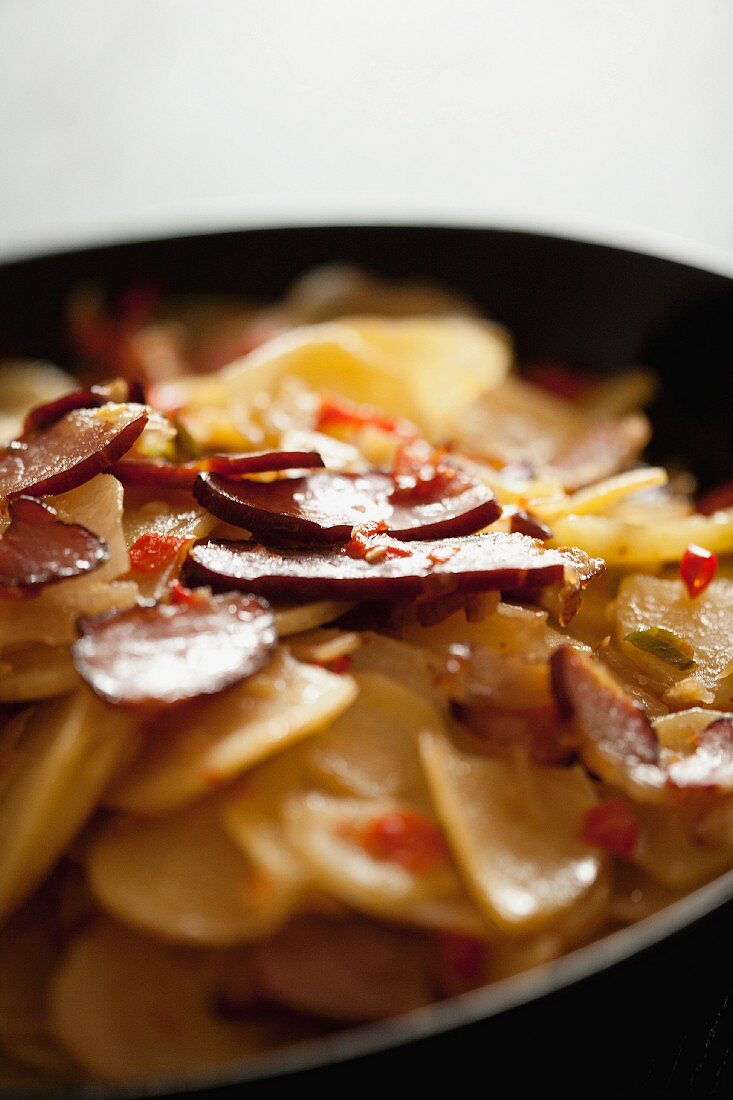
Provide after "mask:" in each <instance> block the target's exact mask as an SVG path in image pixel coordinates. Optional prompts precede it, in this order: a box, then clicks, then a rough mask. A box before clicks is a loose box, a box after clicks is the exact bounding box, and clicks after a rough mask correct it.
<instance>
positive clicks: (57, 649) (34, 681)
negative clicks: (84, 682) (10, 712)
mask: <svg viewBox="0 0 733 1100" xmlns="http://www.w3.org/2000/svg"><path fill="white" fill-rule="evenodd" d="M80 684H81V681H80V679H79V676H78V675H77V671H76V669H75V668H74V664H73V662H72V660H71V653H70V652H69V649H68V648H67V647H66V646H47V645H43V644H42V643H40V642H39V643H36V644H33V643H31V644H30V645H26V646H19V647H18V648H17V649H10V650H6V651H5V652H4V653H0V702H3V703H18V702H33V701H35V700H37V699H51V698H52V697H53V696H54V695H66V694H68V692H70V691H73V690H74V689H75V688H77V687H79V685H80Z"/></svg>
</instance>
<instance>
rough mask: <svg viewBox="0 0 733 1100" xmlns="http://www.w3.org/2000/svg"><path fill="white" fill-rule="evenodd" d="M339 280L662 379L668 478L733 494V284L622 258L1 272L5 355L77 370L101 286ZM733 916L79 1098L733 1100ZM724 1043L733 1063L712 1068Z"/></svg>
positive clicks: (539, 347)
mask: <svg viewBox="0 0 733 1100" xmlns="http://www.w3.org/2000/svg"><path fill="white" fill-rule="evenodd" d="M337 260H348V261H350V262H355V263H358V264H363V265H365V266H367V267H370V268H372V269H373V270H375V271H377V272H379V273H381V274H384V275H387V276H394V277H407V276H418V277H423V278H428V279H433V280H435V281H437V282H440V283H442V284H444V285H446V286H448V287H452V288H454V289H456V290H459V291H461V292H463V293H464V294H466V295H467V296H468V297H469V298H471V299H472V300H473V301H474V302H475V303H476V304H477V305H479V306H480V307H481V308H482V309H483V310H485V311H486V313H488V314H489V315H490V316H493V317H495V318H496V319H497V320H500V321H501V322H503V323H504V324H506V325H507V326H508V328H509V329H510V330H511V331H512V333H513V335H514V337H515V339H516V342H517V349H518V356H519V360H520V362H522V363H525V364H526V363H532V362H540V361H547V360H550V361H559V362H561V363H565V364H567V365H570V366H573V367H578V368H582V369H584V370H588V371H592V372H603V371H608V370H612V369H613V368H615V367H621V366H625V365H628V364H629V363H633V362H644V363H646V364H648V365H650V366H652V367H654V368H655V370H657V371H658V372H659V374H660V375H661V377H662V379H663V382H664V388H663V392H662V395H661V398H660V399H659V401H658V403H657V406H656V408H655V409H654V410H652V415H653V419H654V424H655V430H656V436H655V442H654V458H655V459H658V460H661V461H670V460H674V459H675V458H681V459H683V460H684V461H686V463H688V464H689V465H691V466H692V468H693V469H694V470H695V472H696V473H697V474H698V475H699V477H700V480H701V482H702V483H703V484H709V483H712V482H714V481H715V480H716V479H720V478H723V477H731V476H733V430H732V429H731V373H732V368H733V279H728V278H725V277H724V276H722V275H718V274H714V273H712V272H707V271H701V270H700V269H698V268H694V267H691V266H688V265H686V264H684V263H677V262H672V261H669V260H662V259H659V258H655V257H652V256H647V255H642V254H640V253H636V252H629V251H625V250H621V249H616V248H611V247H608V246H605V245H598V244H588V243H582V242H578V241H570V240H565V239H560V238H556V237H548V236H540V235H537V234H531V233H519V232H508V231H499V230H489V229H464V228H460V229H459V228H434V227H407V228H403V227H392V226H389V227H336V228H297V229H273V230H267V229H262V230H259V229H258V230H247V231H243V232H231V233H215V234H206V235H200V236H191V237H179V238H173V239H166V240H160V241H146V242H134V243H127V244H119V245H111V246H105V247H101V248H90V249H84V250H82V251H77V252H70V253H63V254H58V255H52V256H43V257H38V258H33V259H28V260H20V261H15V262H12V263H7V264H5V265H0V353H2V354H6V353H11V354H16V355H23V354H28V355H33V356H39V357H47V358H50V359H52V360H55V361H57V362H60V363H63V362H64V361H65V359H66V358H67V355H68V349H67V348H66V347H65V344H64V335H63V323H62V319H63V306H64V303H65V300H66V297H67V295H68V292H69V290H70V288H71V287H72V286H74V285H75V284H77V283H79V282H80V281H83V280H86V279H93V280H96V281H100V282H102V283H103V284H104V285H105V286H107V287H108V288H110V289H114V288H115V287H117V286H121V285H124V284H125V283H127V282H128V281H129V280H131V279H134V278H138V277H140V276H146V275H154V276H158V277H160V278H161V280H162V282H163V284H164V286H165V287H166V289H168V290H170V291H174V292H175V291H200V292H205V291H210V292H220V293H221V292H232V293H240V294H252V295H255V296H257V297H261V298H276V297H277V296H279V295H280V294H281V293H282V292H283V291H284V290H285V289H286V287H287V286H288V284H289V283H290V282H291V281H292V280H293V279H294V278H295V277H296V276H297V275H299V274H301V273H302V272H303V271H305V270H306V269H308V268H310V267H312V266H313V265H315V264H319V263H324V262H332V261H337ZM731 899H733V872H730V873H729V874H727V875H725V876H723V877H721V878H720V879H718V880H717V881H715V882H713V883H711V884H709V885H708V886H706V887H704V888H703V889H700V890H698V891H696V892H695V893H693V894H691V895H690V896H688V897H687V898H685V899H684V900H682V901H680V902H678V903H677V904H675V905H674V906H671V907H670V908H669V909H667V910H665V911H664V912H663V913H661V914H659V915H658V916H656V917H654V918H652V919H650V920H648V921H646V922H643V923H642V924H640V925H637V926H635V927H632V928H629V929H626V930H624V931H621V932H618V933H615V934H614V935H612V936H610V937H607V938H606V939H604V940H603V941H601V942H599V943H597V944H593V945H592V946H590V947H587V948H584V949H582V950H579V951H576V952H574V953H573V954H571V955H569V956H566V957H565V958H563V959H560V960H558V961H557V962H555V963H552V964H551V965H549V966H546V967H542V968H540V969H537V970H535V971H532V972H530V973H527V974H524V975H521V976H519V977H517V978H512V979H509V980H507V981H504V982H501V983H498V984H496V985H494V986H492V987H490V988H487V989H485V990H480V991H478V992H475V993H472V994H469V995H467V996H465V997H462V998H459V999H456V1000H453V1001H450V1002H444V1003H442V1004H440V1005H435V1006H433V1007H431V1008H429V1009H424V1010H421V1011H420V1012H418V1013H414V1014H412V1015H410V1016H407V1017H403V1018H400V1019H398V1020H392V1021H388V1022H386V1023H381V1024H376V1025H370V1026H368V1027H361V1028H358V1029H354V1030H351V1031H348V1032H344V1033H341V1034H339V1035H335V1036H332V1037H329V1038H327V1039H319V1040H317V1041H311V1042H309V1043H307V1044H302V1045H301V1046H299V1047H297V1048H292V1049H291V1050H290V1051H286V1052H279V1053H274V1054H272V1055H269V1056H267V1057H266V1058H263V1059H261V1060H259V1061H257V1062H256V1063H250V1064H249V1065H247V1066H245V1067H243V1069H241V1070H240V1071H228V1072H227V1073H226V1074H222V1075H221V1076H220V1077H219V1078H216V1079H214V1078H212V1077H208V1078H206V1079H205V1080H203V1079H197V1080H196V1081H189V1082H175V1083H163V1084H160V1085H158V1086H155V1087H149V1088H148V1089H147V1092H146V1090H145V1089H143V1088H130V1089H127V1090H124V1089H123V1090H120V1089H109V1088H96V1087H90V1088H87V1089H83V1090H81V1091H79V1090H77V1091H76V1092H75V1093H65V1094H64V1095H75V1096H84V1097H100V1098H101V1097H104V1098H105V1100H107V1098H111V1097H122V1096H130V1097H141V1096H143V1095H151V1096H152V1095H155V1096H168V1097H172V1096H179V1095H182V1094H183V1093H185V1094H186V1095H187V1096H197V1097H212V1098H213V1097H216V1098H217V1100H232V1098H233V1097H235V1096H243V1095H245V1094H246V1095H251V1094H252V1092H255V1093H256V1094H257V1095H261V1094H263V1093H266V1092H273V1094H275V1095H282V1094H283V1093H287V1092H288V1091H289V1090H292V1091H293V1093H294V1092H295V1091H296V1090H298V1091H300V1090H302V1089H303V1088H317V1089H324V1090H327V1091H329V1092H331V1091H333V1090H334V1089H336V1088H338V1090H339V1092H340V1091H341V1090H342V1089H349V1090H350V1089H353V1088H354V1087H356V1088H363V1089H367V1088H374V1089H378V1090H384V1089H389V1090H390V1092H394V1093H396V1092H397V1091H398V1090H406V1091H408V1094H410V1093H413V1092H416V1091H417V1090H419V1089H423V1088H426V1087H432V1088H441V1089H449V1090H450V1091H451V1092H455V1091H456V1090H461V1092H473V1091H476V1090H477V1089H478V1090H480V1091H481V1092H482V1093H494V1094H498V1095H500V1096H502V1097H503V1096H506V1095H509V1092H510V1090H511V1092H513V1093H516V1094H517V1095H524V1094H525V1093H526V1090H528V1089H530V1088H532V1089H535V1088H544V1089H549V1088H564V1089H566V1091H568V1092H569V1093H571V1094H573V1093H575V1092H577V1091H578V1090H581V1091H582V1093H583V1094H584V1095H589V1096H590V1095H593V1094H596V1093H600V1094H605V1093H606V1091H607V1090H608V1089H609V1088H612V1087H616V1088H619V1087H623V1088H625V1090H627V1091H630V1092H631V1094H633V1095H639V1094H641V1093H642V1092H643V1093H645V1094H646V1095H650V1096H657V1095H666V1096H671V1095H687V1096H692V1095H700V1096H702V1095H714V1094H716V1095H717V1094H718V1093H720V1095H730V1094H732V1093H733V1076H731V1075H728V1076H726V1075H727V1074H729V1071H728V1070H727V1069H726V1066H727V1054H728V1047H729V1044H728V1041H727V1039H726V1035H725V1028H724V1029H723V1034H722V1037H720V1034H719V1033H720V1029H718V1030H717V1031H716V1030H715V1029H714V1028H713V1030H712V1032H711V1031H710V1028H709V1027H708V1018H709V1017H710V1018H711V1019H712V1017H713V1016H714V1015H715V1014H716V1012H718V1009H719V1008H720V1012H722V1013H723V1015H724V1014H725V1005H727V992H728V990H729V989H730V988H731V987H733V952H731V950H730V934H729V927H730V926H731V924H732V923H733V922H731V913H732V912H733V910H732V909H731V906H730V904H729V903H730V901H731ZM720 1006H722V1007H720ZM728 1023H729V1024H730V1025H731V1028H732V1029H733V1019H729V1020H728ZM711 1034H712V1035H713V1039H712V1040H710V1038H709V1035H711ZM731 1038H732V1039H733V1035H732V1036H731ZM711 1041H712V1042H713V1044H714V1045H715V1044H718V1047H719V1049H718V1047H716V1048H715V1049H714V1050H713V1051H712V1054H711V1051H710V1050H709V1049H707V1048H706V1044H707V1047H709V1044H710V1042H711ZM637 1063H638V1064H637ZM507 1081H509V1082H510V1084H508V1085H507V1084H506V1082H507ZM502 1082H504V1083H502ZM682 1082H685V1084H684V1085H683V1084H682Z"/></svg>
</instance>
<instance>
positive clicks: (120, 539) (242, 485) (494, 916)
mask: <svg viewBox="0 0 733 1100" xmlns="http://www.w3.org/2000/svg"><path fill="white" fill-rule="evenodd" d="M69 325H70V333H71V338H72V341H73V347H74V350H75V360H74V366H75V368H76V377H75V378H72V377H71V376H70V375H67V374H65V373H63V372H61V371H60V370H59V369H57V368H55V367H52V366H50V365H48V364H43V363H28V362H24V363H6V364H4V365H3V366H2V368H0V409H1V410H2V415H1V416H0V432H2V437H3V441H4V445H3V448H2V451H1V452H0V706H1V707H2V725H1V726H0V921H1V922H2V931H1V932H0V1047H1V1048H2V1052H3V1059H4V1064H5V1068H4V1071H3V1072H4V1078H3V1080H4V1082H5V1083H8V1087H10V1088H13V1087H17V1088H20V1087H21V1086H22V1085H24V1084H32V1083H33V1082H36V1083H43V1082H44V1081H48V1080H53V1081H73V1080H77V1079H89V1078H93V1079H103V1080H113V1081H116V1080H120V1079H128V1080H129V1079H135V1080H142V1079H150V1078H154V1077H157V1076H168V1077H177V1076H178V1077H180V1076H182V1075H186V1074H189V1073H191V1072H194V1071H197V1070H207V1069H211V1068H214V1067H220V1066H222V1065H226V1064H232V1063H235V1062H238V1061H241V1060H242V1059H244V1058H247V1057H250V1056H254V1055H256V1054H259V1053H261V1052H263V1051H265V1050H268V1049H270V1048H272V1047H273V1046H277V1045H280V1044H283V1043H287V1042H292V1041H295V1040H301V1039H306V1038H309V1037H311V1036H314V1035H320V1034H323V1033H324V1032H326V1031H328V1030H331V1029H333V1028H334V1027H336V1026H343V1025H346V1024H354V1023H358V1022H361V1021H369V1020H377V1019H380V1018H383V1017H388V1016H393V1015H395V1014H398V1013H402V1012H407V1011H409V1010H411V1009H415V1008H418V1007H420V1006H422V1005H425V1004H428V1003H430V1002H431V1001H434V1000H437V999H441V998H445V997H450V996H453V995H456V994H460V993H463V992H466V991H468V990H470V989H474V988H476V987H478V986H481V985H483V984H485V983H489V982H493V981H496V980H498V979H501V978H505V977H508V976H510V975H512V974H516V973H518V972H520V971H522V970H525V969H527V968H529V967H533V966H536V965H539V964H542V963H547V962H549V961H551V960H552V959H555V958H557V957H558V956H559V955H561V954H563V953H565V952H567V951H569V950H572V949H573V948H575V947H577V946H579V945H582V944H584V943H587V942H589V941H591V940H593V939H595V938H597V937H599V936H601V935H603V934H605V933H607V932H610V931H612V930H613V929H615V928H618V927H620V926H621V925H623V924H627V923H630V922H633V921H636V920H639V919H642V918H644V917H647V916H649V915H651V914H653V913H654V912H655V911H657V910H658V909H660V908H661V907H663V906H665V905H666V904H668V903H670V902H672V901H674V900H675V899H677V898H679V897H680V896H681V895H683V894H685V893H687V892H689V891H690V890H692V889H694V888H695V887H696V886H698V885H700V884H701V883H704V882H705V881H707V880H709V879H711V878H713V877H714V876H716V875H718V874H720V873H722V872H723V871H725V870H726V869H728V868H729V867H730V866H731V865H733V579H732V578H733V572H731V565H730V561H729V559H727V558H726V555H730V554H731V552H733V489H732V488H730V487H728V488H726V487H722V488H721V489H719V490H717V491H716V493H715V494H712V495H709V496H708V497H706V498H703V499H702V500H700V499H698V500H696V499H695V497H694V482H693V481H692V479H691V478H690V477H689V475H685V474H681V473H677V474H675V475H674V476H671V475H670V474H668V473H667V471H666V470H665V469H663V468H661V467H656V466H649V465H646V464H644V462H643V461H642V458H641V456H642V453H643V450H644V448H645V446H646V444H647V442H648V439H649V424H648V421H647V419H646V417H645V416H644V414H643V412H642V411H641V409H642V407H643V405H644V403H645V402H646V401H647V400H648V398H649V397H650V395H651V393H652V390H653V384H652V380H651V379H650V378H649V376H648V375H647V374H645V373H644V372H643V371H641V370H638V369H635V370H629V371H626V372H624V373H621V374H619V375H617V376H615V377H614V378H612V379H610V380H609V379H606V380H598V379H596V380H594V379H592V378H589V377H585V376H581V375H577V374H573V373H571V372H570V371H568V370H567V369H565V368H563V367H561V366H557V365H554V364H535V365H533V366H532V367H531V369H529V370H527V371H526V372H524V373H523V374H520V373H519V372H518V371H516V370H515V369H514V367H513V353H512V345H511V340H510V338H509V336H508V334H507V333H506V332H505V331H504V330H502V329H501V328H499V327H498V326H496V325H494V324H491V323H489V322H487V321H485V320H483V319H481V318H480V317H478V316H477V315H476V314H475V312H474V311H472V310H471V308H470V307H469V306H467V305H466V304H465V303H463V302H462V301H460V300H458V299H455V298H454V297H453V296H451V295H449V294H446V293H443V292H441V291H437V290H435V289H432V288H426V287H421V286H416V285H414V286H413V285H388V284H383V283H380V282H378V281H376V280H374V279H373V278H371V277H369V276H366V275H364V274H363V273H360V272H356V271H353V270H351V269H328V270H321V271H317V272H314V273H311V274H310V275H308V276H306V277H304V278H303V279H302V280H301V281H300V282H299V283H298V284H297V285H296V286H295V287H294V288H293V289H292V290H291V292H290V293H289V294H288V296H287V297H286V298H285V299H284V301H283V302H281V303H280V304H279V305H277V306H273V307H267V308H266V307H255V306H250V305H243V304H242V303H239V302H234V301H225V300H214V299H211V300H203V301H201V300H192V299H188V300H178V301H170V302H166V301H161V300H160V299H159V298H158V297H157V296H156V295H155V294H154V293H153V292H152V291H151V289H150V288H148V287H142V286H138V287H134V288H132V289H130V290H129V291H128V292H127V293H126V294H125V295H124V296H122V297H121V298H120V299H119V300H117V301H113V302H112V303H105V302H104V301H103V299H102V298H100V296H99V295H98V294H97V293H96V292H95V291H93V290H91V289H89V288H83V289H81V290H80V291H79V292H78V293H77V294H75V295H74V297H73V299H72V301H71V303H70V307H69Z"/></svg>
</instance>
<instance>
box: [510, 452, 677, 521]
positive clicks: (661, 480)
mask: <svg viewBox="0 0 733 1100" xmlns="http://www.w3.org/2000/svg"><path fill="white" fill-rule="evenodd" d="M668 480H669V476H668V474H667V471H666V470H665V469H663V468H662V467H661V466H640V467H639V468H638V469H636V470H626V471H624V472H623V473H621V474H614V476H613V477H607V478H604V479H603V481H599V482H597V483H596V484H595V485H589V486H587V487H586V488H584V489H578V490H576V492H574V493H568V494H567V495H566V496H563V497H558V498H557V499H556V500H541V499H540V500H538V501H537V502H536V503H535V502H533V501H530V502H529V508H530V510H531V511H534V512H537V514H538V515H539V516H540V517H541V518H542V519H544V520H547V521H548V522H550V523H552V522H553V521H557V520H558V519H560V518H561V517H563V516H570V515H575V516H587V515H596V514H597V513H599V512H605V511H606V510H607V509H608V508H611V507H613V505H615V504H617V503H618V502H619V501H621V500H625V499H626V498H627V497H629V496H631V495H632V494H633V493H638V492H641V491H642V490H648V489H656V488H658V487H659V486H660V485H666V484H667V482H668Z"/></svg>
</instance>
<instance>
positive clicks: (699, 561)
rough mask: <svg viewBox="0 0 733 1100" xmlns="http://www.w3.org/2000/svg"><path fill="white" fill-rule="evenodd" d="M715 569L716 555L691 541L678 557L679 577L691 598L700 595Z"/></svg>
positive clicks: (716, 568)
mask: <svg viewBox="0 0 733 1100" xmlns="http://www.w3.org/2000/svg"><path fill="white" fill-rule="evenodd" d="M717 570H718V555H717V554H713V553H712V551H710V550H705V549H704V548H703V547H702V546H696V545H695V543H694V542H691V543H690V545H689V546H688V547H687V549H686V550H685V552H684V554H683V555H682V558H681V559H680V577H681V579H682V581H683V583H684V585H685V588H686V589H687V591H688V592H689V594H690V599H691V600H694V599H695V598H696V597H697V596H701V595H702V593H703V592H704V591H705V589H706V588H707V587H708V585H709V584H710V582H711V581H712V579H713V577H714V576H715V574H716V572H717Z"/></svg>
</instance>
